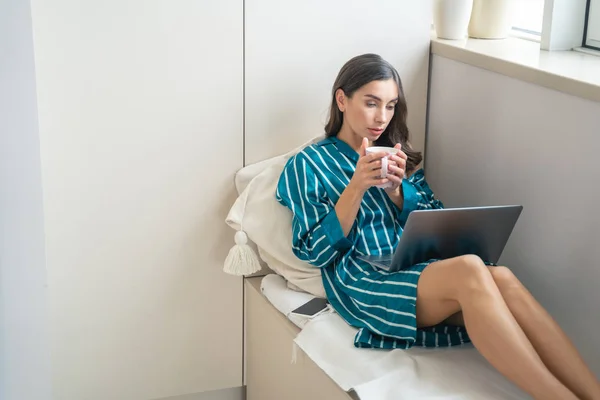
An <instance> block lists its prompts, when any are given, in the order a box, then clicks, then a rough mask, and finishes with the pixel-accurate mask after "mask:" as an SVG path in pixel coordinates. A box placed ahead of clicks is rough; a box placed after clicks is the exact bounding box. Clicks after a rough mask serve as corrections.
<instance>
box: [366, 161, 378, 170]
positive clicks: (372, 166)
mask: <svg viewBox="0 0 600 400" xmlns="http://www.w3.org/2000/svg"><path fill="white" fill-rule="evenodd" d="M368 168H369V170H371V171H374V170H376V169H381V160H376V161H373V162H370V163H369V165H368Z"/></svg>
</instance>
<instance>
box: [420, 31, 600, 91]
mask: <svg viewBox="0 0 600 400" xmlns="http://www.w3.org/2000/svg"><path fill="white" fill-rule="evenodd" d="M431 53H432V54H436V55H439V56H442V57H446V58H450V59H452V60H455V61H459V62H463V63H465V64H470V65H473V66H476V67H479V68H483V69H487V70H489V71H493V72H497V73H499V74H503V75H506V76H510V77H513V78H516V79H520V80H523V81H526V82H530V83H534V84H536V85H540V86H544V87H547V88H550V89H554V90H558V91H561V92H564V93H568V94H571V95H574V96H579V97H582V98H585V99H589V100H592V101H598V102H600V57H599V56H597V55H592V54H586V53H583V52H577V51H544V50H540V44H539V43H536V42H533V41H529V40H523V39H519V38H515V37H509V38H507V39H502V40H482V39H470V38H469V39H466V38H465V39H463V40H444V39H438V38H437V37H436V36H435V33H433V34H432V38H431Z"/></svg>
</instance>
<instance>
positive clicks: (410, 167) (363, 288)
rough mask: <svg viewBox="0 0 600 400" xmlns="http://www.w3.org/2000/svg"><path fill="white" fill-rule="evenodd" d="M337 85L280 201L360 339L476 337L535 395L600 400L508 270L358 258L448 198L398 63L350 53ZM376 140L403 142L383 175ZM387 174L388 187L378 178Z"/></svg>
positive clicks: (434, 341) (405, 342)
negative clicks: (397, 264)
mask: <svg viewBox="0 0 600 400" xmlns="http://www.w3.org/2000/svg"><path fill="white" fill-rule="evenodd" d="M332 94H333V98H332V102H331V110H330V116H329V122H328V123H327V125H326V127H325V131H326V134H327V138H326V139H325V140H323V141H321V142H320V143H317V144H314V145H311V146H309V147H307V148H305V149H304V150H303V151H301V152H300V153H298V154H297V155H296V156H295V157H292V158H291V159H290V160H289V161H288V163H287V165H286V167H285V169H284V171H283V173H282V175H281V178H280V180H279V183H278V188H277V199H278V200H279V201H280V202H281V203H282V204H284V205H285V206H287V207H289V208H290V209H291V210H292V213H293V216H294V218H293V241H292V243H293V250H294V253H295V254H296V255H297V257H299V258H300V259H302V260H305V261H307V262H309V263H311V264H313V265H315V266H316V267H320V268H322V276H323V284H324V286H325V291H326V293H327V297H328V299H329V301H330V302H331V304H332V306H333V307H334V308H335V309H336V311H337V312H338V313H339V314H340V315H341V316H342V318H344V319H345V320H346V321H347V322H348V323H349V324H350V325H352V326H355V327H357V328H359V331H358V334H357V336H356V338H355V345H356V346H357V347H377V348H396V347H399V348H409V347H411V346H413V345H415V346H427V347H428V346H432V347H438V346H453V345H458V344H462V343H465V342H468V341H472V342H473V344H474V345H475V347H476V348H477V349H478V350H479V351H480V353H481V354H482V355H483V356H484V357H485V358H486V359H487V360H488V361H489V362H490V363H491V364H492V365H493V366H494V367H495V368H497V369H498V370H499V371H500V372H501V373H502V374H504V375H505V376H506V377H507V378H509V379H510V380H512V381H513V382H515V383H516V384H517V385H518V386H520V387H521V388H522V389H523V390H525V391H526V392H527V393H529V394H531V395H532V396H533V397H534V398H536V399H544V400H547V399H560V400H566V399H576V398H580V399H600V384H599V383H598V381H597V379H596V378H595V376H594V375H593V374H592V372H591V371H590V370H589V369H588V367H586V365H585V364H584V362H583V360H582V359H581V357H580V355H579V354H578V353H577V350H576V349H575V347H574V346H573V345H572V344H571V342H570V341H569V339H568V338H567V337H566V335H565V334H564V333H563V331H562V330H561V329H560V328H559V327H558V325H557V324H556V323H555V322H554V321H553V319H552V318H551V317H550V315H549V314H548V313H547V312H546V311H545V310H544V309H543V308H542V307H541V306H540V304H539V303H538V302H537V301H536V300H535V299H534V298H533V297H532V296H531V294H530V293H529V292H528V291H527V290H526V289H525V287H523V285H522V284H521V283H520V282H519V281H518V280H517V278H516V277H515V276H514V275H513V274H512V273H511V271H510V270H509V269H507V268H505V267H490V266H487V265H485V264H484V262H483V261H482V260H481V259H479V258H478V257H477V256H474V255H466V256H462V257H456V258H453V259H447V260H430V261H428V262H425V263H421V264H418V265H414V266H412V267H411V268H408V269H405V270H403V271H400V272H395V273H387V272H385V271H382V270H379V269H376V268H374V267H372V266H371V265H369V264H368V263H366V262H363V261H361V260H360V259H358V258H357V256H358V255H364V254H379V255H380V254H390V253H392V252H393V251H394V248H395V247H396V245H397V243H398V241H399V239H400V236H401V235H402V228H403V226H404V224H405V222H406V219H407V217H408V214H409V213H410V212H411V211H413V210H417V209H426V208H441V207H443V205H442V203H441V202H440V201H439V200H437V199H436V198H435V197H434V195H433V193H432V191H431V189H430V188H429V186H428V184H427V183H426V181H425V177H424V175H423V171H422V170H421V169H418V166H419V164H420V162H421V159H422V157H421V154H420V153H419V152H417V151H414V150H413V149H412V148H411V147H410V144H409V141H408V139H409V134H408V128H407V126H406V116H407V108H406V100H405V98H404V94H403V92H402V84H401V81H400V77H399V76H398V73H397V72H396V70H395V69H394V68H393V67H392V66H391V65H390V64H389V63H387V62H386V61H385V60H383V59H382V58H381V57H379V56H377V55H374V54H365V55H362V56H358V57H355V58H353V59H351V60H350V61H349V62H347V63H346V65H344V66H343V67H342V69H341V70H340V73H339V75H338V77H337V79H336V82H335V84H334V86H333V93H332ZM371 145H378V146H390V147H391V146H395V147H396V148H398V149H401V150H400V151H399V152H398V154H397V155H394V156H391V162H390V163H389V167H388V176H387V178H384V179H381V178H380V175H381V161H380V160H381V158H382V157H383V156H385V153H379V154H369V155H366V154H365V149H366V147H368V146H371ZM405 172H406V173H405ZM405 176H408V178H405ZM384 183H388V185H390V186H389V187H387V188H386V189H379V188H377V187H376V185H381V184H384ZM467 332H468V335H467Z"/></svg>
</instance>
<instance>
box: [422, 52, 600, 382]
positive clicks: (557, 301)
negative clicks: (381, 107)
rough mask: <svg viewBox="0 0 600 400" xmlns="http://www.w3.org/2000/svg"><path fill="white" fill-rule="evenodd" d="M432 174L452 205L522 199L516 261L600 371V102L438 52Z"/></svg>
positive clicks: (512, 247) (511, 256) (508, 253)
mask: <svg viewBox="0 0 600 400" xmlns="http://www.w3.org/2000/svg"><path fill="white" fill-rule="evenodd" d="M432 63H433V70H432V74H431V94H430V113H429V132H428V137H427V164H426V170H427V177H428V180H429V182H430V184H431V186H432V188H433V189H434V191H436V193H437V195H438V196H439V197H440V198H441V199H442V200H444V201H445V203H446V206H463V205H493V204H523V206H524V210H523V213H522V215H521V218H520V220H519V221H518V223H517V226H516V228H515V231H514V232H513V234H512V236H511V239H510V241H509V243H508V245H507V247H506V249H505V252H504V254H503V256H502V260H501V262H502V263H504V264H507V265H508V266H509V267H510V268H511V269H513V270H514V272H515V273H516V274H517V276H518V277H520V278H521V280H522V281H523V282H524V283H525V284H526V286H527V287H528V288H529V289H530V290H531V291H532V293H533V294H534V295H535V296H536V297H537V298H538V300H540V302H541V303H542V304H543V305H544V306H546V307H547V308H548V310H549V311H550V313H551V314H552V315H553V316H554V317H555V318H556V319H557V321H558V322H559V324H560V325H561V326H562V327H563V328H564V329H565V331H566V332H567V333H568V334H569V336H570V337H571V338H572V340H573V341H574V343H575V345H576V346H577V347H578V348H579V349H580V351H581V352H582V354H583V357H584V358H585V359H586V360H587V361H588V362H589V363H590V365H591V366H592V367H593V368H594V370H595V372H596V373H597V374H598V375H600V346H598V341H597V333H596V332H598V330H600V319H599V318H598V306H599V305H600V292H599V291H598V284H599V283H600V267H599V260H600V246H598V241H599V239H600V234H599V233H598V232H599V231H598V227H599V226H600V213H598V212H597V207H598V204H599V203H600V188H599V186H598V174H599V173H600V166H599V164H598V149H600V137H599V136H598V132H600V104H599V103H594V102H592V101H588V100H583V99H580V98H577V97H573V96H571V95H567V94H564V93H560V92H556V91H553V90H550V89H547V88H543V87H539V86H536V85H533V84H529V83H525V82H522V81H519V80H516V79H513V78H509V77H506V76H503V75H499V74H496V73H492V72H489V71H485V70H482V69H478V68H475V67H472V66H469V65H465V64H462V63H459V62H456V61H452V60H448V59H445V58H442V57H439V56H434V59H433V61H432Z"/></svg>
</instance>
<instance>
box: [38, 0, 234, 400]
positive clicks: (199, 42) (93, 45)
mask: <svg viewBox="0 0 600 400" xmlns="http://www.w3.org/2000/svg"><path fill="white" fill-rule="evenodd" d="M32 9H33V31H34V44H35V56H36V62H37V65H36V67H37V83H38V97H39V114H40V115H39V117H40V141H41V157H42V175H43V180H44V182H43V185H44V209H45V223H46V249H47V267H48V281H49V293H50V300H51V309H50V326H51V330H52V348H53V360H54V368H53V371H54V377H53V378H54V379H53V381H54V382H53V385H54V391H55V397H56V398H57V399H61V400H62V399H64V400H70V399H74V400H79V399H90V400H91V399H103V400H104V399H149V398H162V397H169V396H174V395H180V394H185V393H197V392H201V391H205V390H212V389H220V388H225V387H234V386H240V385H241V383H242V378H241V372H242V359H241V357H242V282H241V279H240V278H235V277H231V276H228V275H225V274H224V273H223V272H222V266H223V260H224V259H225V257H226V255H227V251H228V250H229V248H230V246H231V245H232V231H231V229H230V228H229V227H227V226H226V225H225V223H224V220H225V216H226V213H227V211H228V207H229V205H231V204H232V203H233V201H234V198H235V192H234V186H233V176H234V173H235V171H236V170H238V169H239V168H241V166H242V142H243V140H242V132H243V120H242V118H243V117H242V112H243V106H242V104H243V83H242V82H243V62H242V60H243V3H242V0H219V1H213V2H207V1H194V0H180V1H176V2H167V1H161V0H107V1H85V2H80V1H74V0H55V1H52V2H47V1H43V0H33V1H32Z"/></svg>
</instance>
